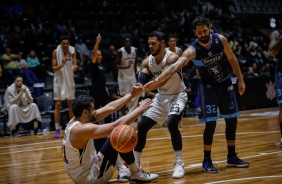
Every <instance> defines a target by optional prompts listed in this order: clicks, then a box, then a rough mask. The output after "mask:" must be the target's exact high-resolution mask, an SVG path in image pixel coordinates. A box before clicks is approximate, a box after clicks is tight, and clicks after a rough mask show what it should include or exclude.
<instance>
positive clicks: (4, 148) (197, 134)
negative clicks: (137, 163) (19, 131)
mask: <svg viewBox="0 0 282 184" xmlns="http://www.w3.org/2000/svg"><path fill="white" fill-rule="evenodd" d="M277 115H278V109H277V108H267V109H260V110H250V111H241V116H240V117H239V118H238V119H239V122H238V129H237V130H238V131H237V146H236V150H237V153H238V156H239V157H240V158H242V159H244V160H245V161H248V162H249V163H250V167H249V168H226V167H225V162H226V154H227V149H226V143H225V136H224V129H225V123H224V121H223V120H222V119H220V120H219V121H218V124H217V128H216V132H215V135H214V144H213V149H212V158H213V160H214V161H215V162H216V164H217V167H218V168H219V170H220V172H219V173H217V174H208V173H204V172H202V171H201V162H202V159H203V150H202V148H203V146H202V133H203V129H204V124H202V123H198V122H197V118H196V117H192V118H185V119H183V121H182V123H183V125H184V126H183V127H182V128H181V129H180V130H181V132H182V137H183V158H184V163H185V171H186V174H185V177H184V178H182V179H172V178H171V175H172V169H173V162H174V153H173V151H172V146H171V143H170V135H169V132H168V130H167V128H163V127H154V128H153V129H152V130H151V131H150V132H149V133H148V140H147V145H146V147H145V150H144V152H143V156H142V162H143V164H142V166H143V168H144V170H146V171H148V172H155V173H158V174H159V179H158V180H157V181H156V183H175V184H186V183H193V184H194V183H195V184H198V183H208V184H218V183H232V184H235V183H240V184H241V183H259V184H265V183H272V184H276V183H282V149H281V148H280V146H279V141H280V133H279V127H278V123H277V120H278V119H277ZM53 134H54V132H50V133H49V135H37V136H22V137H16V138H11V137H0V173H1V174H0V183H5V184H9V183H11V184H18V183H21V184H22V183H26V184H27V183H28V184H32V183H37V184H39V183H42V184H43V183H44V184H45V183H46V184H57V183H58V184H71V183H73V182H72V181H71V180H70V178H69V177H68V175H67V173H66V171H65V168H64V164H63V159H62V153H61V141H62V138H63V136H62V137H61V138H60V139H57V140H55V139H54V138H53ZM110 183H117V181H116V174H115V175H114V177H113V179H112V180H111V181H110Z"/></svg>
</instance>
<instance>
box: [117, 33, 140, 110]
mask: <svg viewBox="0 0 282 184" xmlns="http://www.w3.org/2000/svg"><path fill="white" fill-rule="evenodd" d="M123 44H124V46H123V47H121V48H120V49H119V50H118V51H117V55H116V60H115V62H116V68H117V69H118V85H119V90H120V94H122V93H129V91H130V89H131V87H132V86H133V84H135V83H136V72H137V66H138V49H137V48H136V47H133V46H131V44H132V39H131V36H130V35H126V36H125V37H124V40H123ZM137 105H138V97H136V98H135V99H133V100H132V102H130V103H129V104H127V107H128V110H129V112H131V111H132V110H134V109H135V108H136V107H137Z"/></svg>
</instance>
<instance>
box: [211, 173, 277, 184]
mask: <svg viewBox="0 0 282 184" xmlns="http://www.w3.org/2000/svg"><path fill="white" fill-rule="evenodd" d="M265 178H282V175H274V176H258V177H249V178H236V179H231V180H221V181H215V182H209V183H205V184H217V183H227V182H233V181H246V180H254V179H265Z"/></svg>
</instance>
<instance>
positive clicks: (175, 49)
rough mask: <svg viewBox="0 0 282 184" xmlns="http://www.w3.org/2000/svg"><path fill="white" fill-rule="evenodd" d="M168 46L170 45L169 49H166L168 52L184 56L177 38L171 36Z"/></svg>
mask: <svg viewBox="0 0 282 184" xmlns="http://www.w3.org/2000/svg"><path fill="white" fill-rule="evenodd" d="M167 44H168V47H166V50H170V51H172V52H175V53H176V54H177V55H178V56H179V57H180V56H181V55H182V49H181V48H180V47H177V40H176V36H174V35H170V36H169V37H168V41H167Z"/></svg>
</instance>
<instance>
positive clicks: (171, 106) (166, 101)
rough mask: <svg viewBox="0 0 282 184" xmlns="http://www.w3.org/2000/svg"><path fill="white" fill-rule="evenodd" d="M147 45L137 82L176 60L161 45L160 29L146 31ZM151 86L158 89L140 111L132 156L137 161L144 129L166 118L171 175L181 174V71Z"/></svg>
mask: <svg viewBox="0 0 282 184" xmlns="http://www.w3.org/2000/svg"><path fill="white" fill-rule="evenodd" d="M148 46H149V48H150V52H151V55H149V56H148V57H146V58H145V59H144V60H143V61H142V64H141V72H140V73H139V76H138V82H139V83H141V84H145V83H146V82H147V81H149V79H150V75H153V76H154V77H158V76H159V75H160V74H161V73H162V71H163V70H164V68H165V67H166V66H168V65H170V64H172V63H174V62H176V61H177V59H178V56H177V54H176V53H174V52H171V51H168V50H166V49H165V34H164V33H162V32H160V31H153V32H151V33H150V34H149V38H148ZM154 89H158V93H157V94H156V95H155V97H154V99H153V101H154V103H153V107H152V108H150V109H148V110H147V111H146V112H145V113H144V114H143V116H142V119H141V122H140V123H139V125H138V143H137V145H136V147H135V150H134V156H135V159H136V162H137V164H139V165H141V154H142V151H143V149H144V147H145V144H146V136H147V133H148V131H149V130H150V129H151V128H152V127H153V126H154V125H155V124H157V123H158V124H159V125H160V124H161V123H162V122H164V120H166V119H167V124H168V129H169V132H170V136H171V143H172V146H173V150H174V154H175V163H174V172H173V175H172V178H182V177H184V174H185V170H184V164H183V161H182V137H181V133H180V131H179V129H178V124H179V122H180V120H181V118H182V114H183V110H184V107H185V104H186V102H187V94H186V92H185V90H186V87H185V84H184V82H183V77H182V73H181V71H179V72H177V73H175V74H174V75H172V77H171V78H170V79H169V80H167V81H164V82H162V83H161V84H160V85H158V86H156V87H155V88H154ZM154 89H152V90H154Z"/></svg>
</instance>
